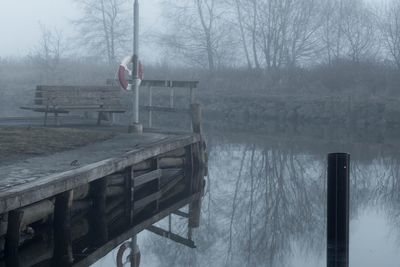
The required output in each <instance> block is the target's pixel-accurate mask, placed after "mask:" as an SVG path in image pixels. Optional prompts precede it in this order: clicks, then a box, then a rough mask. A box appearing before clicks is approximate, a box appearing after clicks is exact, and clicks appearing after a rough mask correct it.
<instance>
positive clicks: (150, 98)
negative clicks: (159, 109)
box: [149, 86, 153, 128]
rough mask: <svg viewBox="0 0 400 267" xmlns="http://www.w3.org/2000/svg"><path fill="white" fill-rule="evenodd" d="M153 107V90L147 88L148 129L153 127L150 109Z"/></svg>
mask: <svg viewBox="0 0 400 267" xmlns="http://www.w3.org/2000/svg"><path fill="white" fill-rule="evenodd" d="M152 106H153V88H152V87H151V86H149V107H150V108H149V128H152V127H153V111H152V110H151V107H152Z"/></svg>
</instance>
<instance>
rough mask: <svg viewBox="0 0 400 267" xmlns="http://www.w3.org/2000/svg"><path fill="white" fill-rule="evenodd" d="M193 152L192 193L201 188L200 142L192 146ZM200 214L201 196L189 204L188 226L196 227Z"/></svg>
mask: <svg viewBox="0 0 400 267" xmlns="http://www.w3.org/2000/svg"><path fill="white" fill-rule="evenodd" d="M192 153H193V173H194V174H193V177H192V194H195V193H198V192H201V191H202V190H203V188H202V184H203V166H202V159H201V154H202V153H203V151H202V149H201V142H200V143H197V144H194V145H193V146H192ZM200 216H201V198H199V199H196V200H195V201H193V202H192V203H190V204H189V228H198V227H199V226H200Z"/></svg>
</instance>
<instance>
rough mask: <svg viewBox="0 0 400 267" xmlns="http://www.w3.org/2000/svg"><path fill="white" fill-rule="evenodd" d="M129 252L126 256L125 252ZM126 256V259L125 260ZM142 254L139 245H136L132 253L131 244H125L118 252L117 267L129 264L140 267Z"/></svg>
mask: <svg viewBox="0 0 400 267" xmlns="http://www.w3.org/2000/svg"><path fill="white" fill-rule="evenodd" d="M127 250H129V254H128V255H125V252H126V251H127ZM124 256H125V259H124ZM140 258H141V253H140V250H139V247H138V245H135V249H134V251H132V247H131V242H130V241H127V242H125V243H123V244H122V245H121V246H120V247H119V249H118V252H117V267H123V266H124V265H125V264H126V263H127V262H130V263H134V264H135V266H134V267H139V266H140Z"/></svg>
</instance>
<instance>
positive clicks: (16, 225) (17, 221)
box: [4, 210, 24, 266]
mask: <svg viewBox="0 0 400 267" xmlns="http://www.w3.org/2000/svg"><path fill="white" fill-rule="evenodd" d="M23 216H24V212H23V211H22V210H12V211H10V212H9V213H8V226H7V234H6V242H5V246H4V257H5V259H6V262H7V264H8V265H9V266H18V265H19V263H18V246H19V242H20V236H21V222H22V218H23Z"/></svg>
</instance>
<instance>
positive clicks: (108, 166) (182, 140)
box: [0, 134, 201, 213]
mask: <svg viewBox="0 0 400 267" xmlns="http://www.w3.org/2000/svg"><path fill="white" fill-rule="evenodd" d="M116 138H118V137H116ZM123 138H125V139H126V140H122V142H119V143H122V144H120V145H119V146H120V147H118V148H117V147H113V148H114V149H113V151H112V153H113V155H114V156H113V157H105V158H104V159H101V156H97V157H96V155H97V154H96V152H94V151H93V150H90V151H88V152H87V154H88V155H87V157H88V158H94V159H96V160H97V161H96V162H92V163H89V164H87V162H86V161H85V160H82V163H83V164H85V165H84V166H83V167H72V166H68V165H69V163H68V162H66V163H65V164H64V165H65V166H55V167H54V166H53V165H52V164H47V165H48V168H47V169H46V168H45V165H46V162H43V161H45V160H49V161H52V160H53V161H57V157H60V158H62V155H61V154H63V153H60V155H53V156H50V157H40V158H38V159H37V162H36V164H37V165H40V164H41V165H40V166H36V168H31V169H30V171H29V172H20V173H19V177H18V179H15V177H14V180H15V184H14V185H13V184H11V185H9V184H8V183H9V181H13V179H9V180H8V179H7V178H8V177H7V168H8V169H10V170H11V171H9V175H10V176H12V175H13V172H12V166H11V167H10V166H1V167H0V175H1V177H2V180H0V190H1V191H0V213H4V212H7V211H10V210H14V209H18V208H20V207H23V206H27V205H30V204H32V203H35V202H38V201H40V200H43V199H46V198H49V197H52V196H55V195H57V194H60V193H62V192H65V191H68V190H72V189H74V188H77V187H79V186H82V185H84V184H87V183H89V182H92V181H94V180H97V179H100V178H102V177H105V176H107V175H110V174H113V173H115V172H118V171H122V170H124V169H125V168H127V167H129V166H132V165H134V164H137V163H140V162H142V161H144V160H146V159H149V158H152V157H156V156H157V155H160V154H164V153H167V152H170V151H173V150H176V149H179V148H184V147H186V146H188V145H191V144H195V143H198V142H200V141H201V138H200V135H198V134H175V135H174V134H171V135H166V134H157V135H155V134H144V135H143V136H142V137H139V136H135V135H125V136H123ZM129 138H131V141H129V142H126V143H124V142H123V141H127V140H128V139H129ZM135 139H136V141H135ZM110 142H111V141H110ZM104 143H106V142H104ZM109 145H112V142H111V144H109ZM100 149H107V147H101V146H100ZM75 152H76V151H75ZM75 152H74V151H70V152H65V153H67V154H68V153H69V154H71V158H72V156H73V155H74V153H75ZM80 153H84V150H82V151H78V152H76V154H79V155H81V154H80ZM110 153H111V151H107V153H106V155H107V154H108V155H111V154H110ZM18 164H19V165H18V168H20V169H23V168H24V167H23V164H27V163H18ZM29 164H31V165H32V164H35V159H32V161H30V162H29ZM63 167H64V169H63ZM60 168H61V170H60ZM51 173H54V174H51ZM32 177H34V179H32ZM18 180H20V182H19V183H18ZM25 181H27V182H25Z"/></svg>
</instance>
